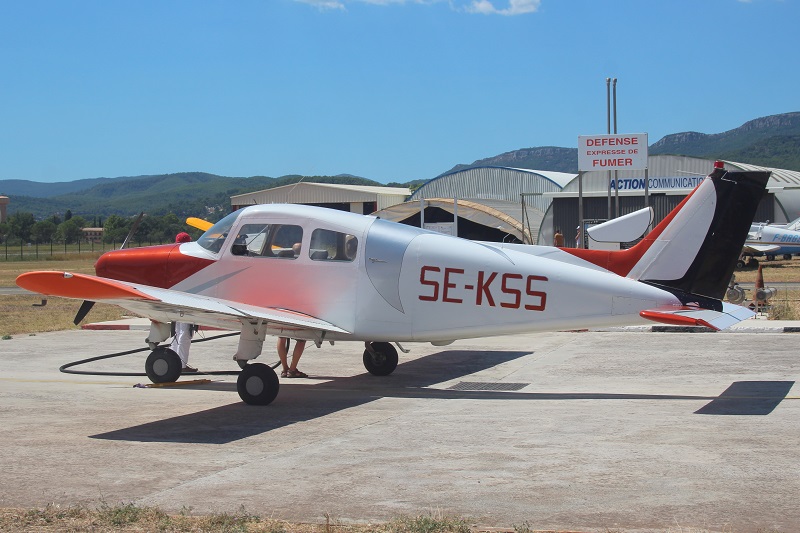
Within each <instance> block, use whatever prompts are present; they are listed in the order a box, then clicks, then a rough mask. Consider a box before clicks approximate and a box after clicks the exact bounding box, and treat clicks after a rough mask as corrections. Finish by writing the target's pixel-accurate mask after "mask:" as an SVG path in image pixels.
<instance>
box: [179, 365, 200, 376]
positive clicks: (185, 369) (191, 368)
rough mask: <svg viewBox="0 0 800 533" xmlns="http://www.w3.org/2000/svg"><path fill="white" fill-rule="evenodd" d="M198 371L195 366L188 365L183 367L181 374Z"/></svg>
mask: <svg viewBox="0 0 800 533" xmlns="http://www.w3.org/2000/svg"><path fill="white" fill-rule="evenodd" d="M194 372H197V369H196V368H195V367H193V366H189V365H186V366H185V367H183V368H181V374H192V373H194Z"/></svg>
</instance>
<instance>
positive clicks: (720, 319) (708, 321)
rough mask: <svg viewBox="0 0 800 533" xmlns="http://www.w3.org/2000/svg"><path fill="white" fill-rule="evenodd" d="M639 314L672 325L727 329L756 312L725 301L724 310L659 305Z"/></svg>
mask: <svg viewBox="0 0 800 533" xmlns="http://www.w3.org/2000/svg"><path fill="white" fill-rule="evenodd" d="M639 316H641V317H642V318H645V319H647V320H652V321H653V322H659V323H661V324H670V325H672V326H705V327H708V328H711V329H713V330H717V331H718V330H721V329H726V328H729V327H731V326H733V325H734V324H738V323H739V322H741V321H742V320H746V319H748V318H750V317H752V316H755V313H754V312H753V311H751V310H749V309H747V308H746V307H741V306H738V305H733V304H730V303H727V302H723V304H722V311H713V310H711V309H701V308H699V307H692V306H682V307H659V308H658V309H647V310H645V311H641V312H640V313H639Z"/></svg>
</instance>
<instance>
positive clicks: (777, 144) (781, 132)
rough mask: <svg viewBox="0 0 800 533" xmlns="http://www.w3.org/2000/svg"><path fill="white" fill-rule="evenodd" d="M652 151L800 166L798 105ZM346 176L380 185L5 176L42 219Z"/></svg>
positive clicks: (184, 205)
mask: <svg viewBox="0 0 800 533" xmlns="http://www.w3.org/2000/svg"><path fill="white" fill-rule="evenodd" d="M577 152H578V151H577V149H576V148H561V147H556V146H543V147H536V148H522V149H519V150H513V151H511V152H505V153H503V154H500V155H496V156H493V157H489V158H485V159H479V160H476V161H474V162H472V163H471V164H459V165H456V166H454V167H453V168H451V169H450V170H448V171H447V172H445V173H444V174H447V173H450V172H454V171H457V170H462V169H465V168H471V167H477V166H506V167H515V168H529V169H534V170H550V171H557V172H573V173H576V172H577V171H578V168H577V162H578V153H577ZM649 153H650V154H651V155H657V154H674V155H688V156H695V157H704V158H709V159H712V158H713V159H726V160H729V161H739V162H743V163H750V164H755V165H763V166H769V167H775V168H784V169H789V170H798V171H800V112H792V113H784V114H780V115H771V116H768V117H762V118H757V119H755V120H751V121H749V122H746V123H745V124H743V125H742V126H740V127H738V128H735V129H732V130H729V131H726V132H723V133H715V134H705V133H698V132H683V133H675V134H671V135H667V136H665V137H664V138H662V139H660V140H659V141H658V142H656V143H654V144H652V145H651V146H650V149H649ZM301 179H302V180H303V181H305V182H317V183H342V184H350V185H372V186H382V185H383V184H382V183H378V182H376V181H373V180H369V179H366V178H361V177H358V176H353V175H349V174H341V175H337V176H305V177H303V176H298V175H290V176H282V177H279V178H272V177H267V176H252V177H248V178H242V177H227V176H218V175H215V174H207V173H204V172H182V173H177V174H161V175H151V176H132V177H131V176H128V177H118V178H93V179H82V180H76V181H70V182H58V183H40V182H33V181H27V180H0V194H1V195H6V196H9V197H10V199H11V204H10V205H9V212H10V213H13V212H15V211H29V212H31V213H33V214H34V216H36V217H37V218H46V217H48V216H50V215H52V214H54V213H64V212H65V211H66V210H68V209H69V210H70V211H72V213H73V214H81V215H84V216H94V215H99V216H107V215H109V214H119V215H132V214H135V213H138V212H139V211H147V212H148V213H150V214H154V215H158V214H166V213H168V212H173V213H175V214H177V215H178V216H200V217H206V216H208V215H209V214H211V213H214V212H215V211H216V212H223V211H225V210H226V209H227V208H228V207H229V206H230V196H232V195H236V194H242V193H246V192H250V191H257V190H263V189H269V188H272V187H279V186H281V185H287V184H291V183H296V182H297V181H300V180H301ZM425 181H426V180H415V181H411V182H407V183H390V184H388V186H395V187H398V186H406V187H414V186H417V185H420V184H422V183H424V182H425Z"/></svg>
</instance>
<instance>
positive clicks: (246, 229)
mask: <svg viewBox="0 0 800 533" xmlns="http://www.w3.org/2000/svg"><path fill="white" fill-rule="evenodd" d="M268 232H269V224H263V223H262V224H245V225H243V226H242V227H241V228H239V230H238V232H237V235H236V239H234V241H233V244H232V245H231V253H232V254H233V255H248V256H260V255H261V252H262V250H263V249H264V243H265V242H266V239H267V234H268Z"/></svg>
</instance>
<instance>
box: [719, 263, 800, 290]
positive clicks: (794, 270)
mask: <svg viewBox="0 0 800 533" xmlns="http://www.w3.org/2000/svg"><path fill="white" fill-rule="evenodd" d="M759 263H760V264H761V273H762V274H763V276H764V282H765V283H767V284H769V283H770V282H777V281H800V258H798V259H780V260H777V259H776V260H775V261H767V260H766V259H764V258H763V257H762V258H759ZM734 274H735V275H736V281H737V282H738V283H755V281H756V276H757V275H758V268H754V269H746V270H736V271H734Z"/></svg>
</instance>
